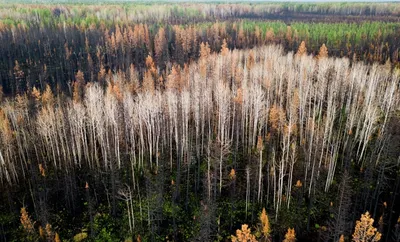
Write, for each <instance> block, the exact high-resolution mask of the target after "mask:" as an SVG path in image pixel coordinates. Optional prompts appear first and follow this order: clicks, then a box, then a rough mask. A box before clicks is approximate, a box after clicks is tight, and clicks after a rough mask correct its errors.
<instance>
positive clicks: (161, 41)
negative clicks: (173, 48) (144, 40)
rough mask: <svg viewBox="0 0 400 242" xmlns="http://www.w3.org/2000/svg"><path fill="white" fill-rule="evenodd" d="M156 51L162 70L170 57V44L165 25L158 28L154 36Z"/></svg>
mask: <svg viewBox="0 0 400 242" xmlns="http://www.w3.org/2000/svg"><path fill="white" fill-rule="evenodd" d="M154 51H155V57H156V62H157V65H158V66H159V67H160V69H161V70H164V69H165V66H166V62H167V58H168V46H167V39H166V37H165V30H164V28H163V27H161V28H159V29H158V32H157V34H156V36H155V38H154Z"/></svg>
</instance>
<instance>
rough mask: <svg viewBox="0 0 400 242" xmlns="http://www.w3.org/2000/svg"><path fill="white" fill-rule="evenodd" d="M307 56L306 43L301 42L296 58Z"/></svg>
mask: <svg viewBox="0 0 400 242" xmlns="http://www.w3.org/2000/svg"><path fill="white" fill-rule="evenodd" d="M306 54H307V47H306V42H304V40H303V41H301V43H300V46H299V48H298V50H297V53H296V56H299V57H300V56H302V55H306Z"/></svg>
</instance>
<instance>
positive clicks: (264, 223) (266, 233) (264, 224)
mask: <svg viewBox="0 0 400 242" xmlns="http://www.w3.org/2000/svg"><path fill="white" fill-rule="evenodd" d="M260 221H261V232H262V235H263V238H264V239H265V240H264V241H270V234H271V226H270V224H269V219H268V215H267V212H266V211H265V208H263V210H262V212H261V215H260Z"/></svg>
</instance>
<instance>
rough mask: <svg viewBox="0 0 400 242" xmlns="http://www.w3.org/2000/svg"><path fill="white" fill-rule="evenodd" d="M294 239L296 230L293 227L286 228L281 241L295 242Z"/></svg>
mask: <svg viewBox="0 0 400 242" xmlns="http://www.w3.org/2000/svg"><path fill="white" fill-rule="evenodd" d="M295 241H296V232H295V231H294V229H291V228H288V231H287V232H286V234H285V239H284V240H283V242H295Z"/></svg>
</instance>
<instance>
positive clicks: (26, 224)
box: [20, 207, 35, 234]
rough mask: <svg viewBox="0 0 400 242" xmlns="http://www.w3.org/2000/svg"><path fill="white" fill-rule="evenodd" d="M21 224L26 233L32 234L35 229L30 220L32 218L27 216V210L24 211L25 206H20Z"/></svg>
mask: <svg viewBox="0 0 400 242" xmlns="http://www.w3.org/2000/svg"><path fill="white" fill-rule="evenodd" d="M20 221H21V225H22V227H23V228H24V230H25V232H27V233H28V234H33V233H34V231H35V229H34V227H33V225H34V222H32V219H31V218H30V217H29V214H28V212H27V211H26V208H25V207H22V208H21V217H20Z"/></svg>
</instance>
